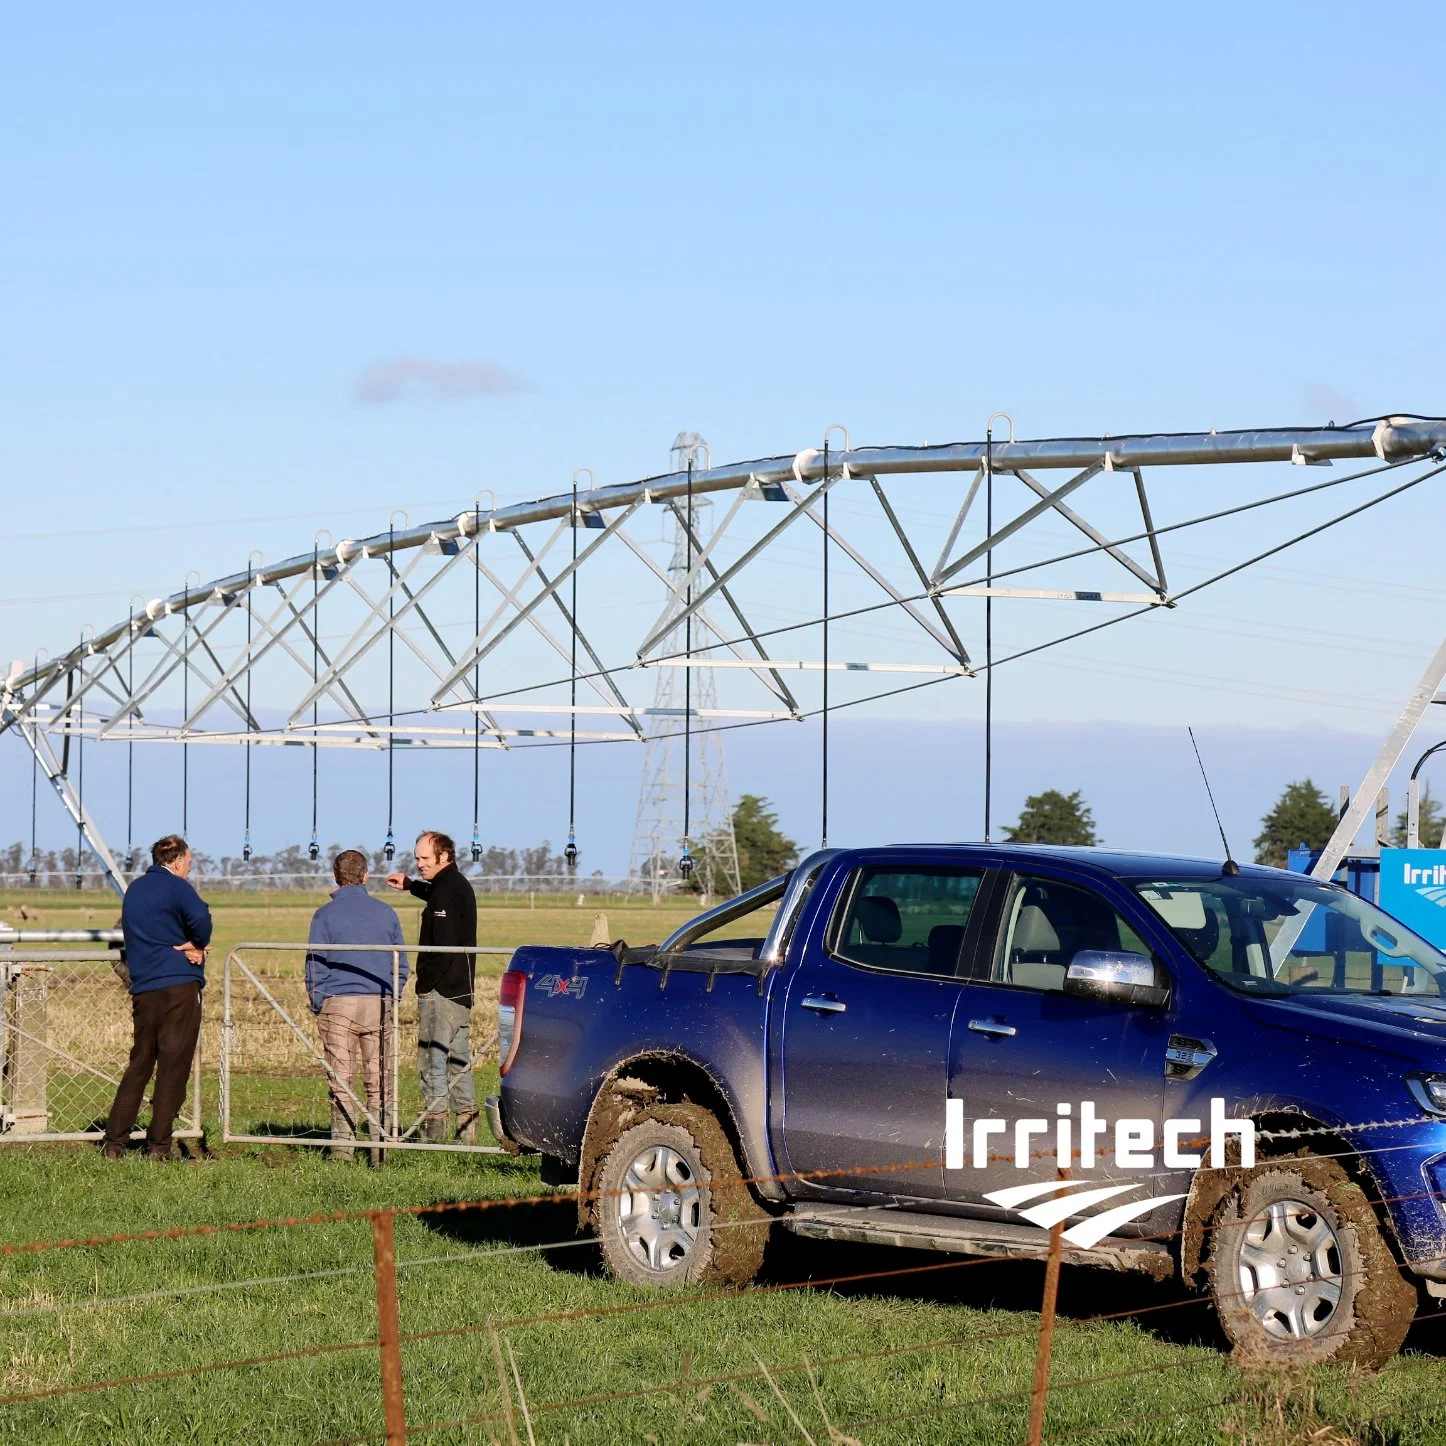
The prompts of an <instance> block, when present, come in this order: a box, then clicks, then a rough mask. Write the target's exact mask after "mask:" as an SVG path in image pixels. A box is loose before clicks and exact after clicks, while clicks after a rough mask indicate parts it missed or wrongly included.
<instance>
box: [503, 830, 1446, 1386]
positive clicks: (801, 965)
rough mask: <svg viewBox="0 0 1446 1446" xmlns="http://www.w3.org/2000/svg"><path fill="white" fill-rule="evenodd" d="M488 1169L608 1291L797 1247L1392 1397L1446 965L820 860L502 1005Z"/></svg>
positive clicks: (1443, 1190)
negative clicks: (1163, 1332) (1077, 1288)
mask: <svg viewBox="0 0 1446 1446" xmlns="http://www.w3.org/2000/svg"><path fill="white" fill-rule="evenodd" d="M499 1022H500V1031H499V1032H500V1038H501V1042H502V1043H501V1048H502V1056H503V1058H502V1085H501V1093H500V1096H497V1097H494V1098H493V1099H491V1100H489V1101H488V1112H489V1118H490V1119H491V1123H492V1128H493V1131H494V1133H495V1134H496V1135H497V1137H498V1139H499V1140H500V1141H501V1142H502V1143H503V1144H504V1145H505V1146H506V1147H507V1148H509V1149H520V1150H527V1151H535V1152H538V1153H540V1154H541V1155H542V1156H543V1175H544V1179H546V1180H548V1181H549V1182H551V1183H555V1184H560V1185H561V1184H568V1183H574V1182H575V1183H576V1185H577V1186H578V1203H579V1211H580V1216H581V1222H582V1224H583V1225H585V1226H590V1227H591V1228H593V1229H594V1230H595V1231H596V1232H597V1235H598V1237H599V1240H600V1244H601V1247H602V1252H603V1257H604V1260H605V1262H606V1264H607V1267H608V1269H609V1270H610V1271H611V1272H612V1273H613V1274H614V1275H615V1276H617V1277H619V1278H620V1279H623V1280H626V1281H630V1282H632V1283H634V1284H637V1285H642V1286H664V1285H674V1284H681V1283H686V1282H698V1281H708V1282H713V1283H733V1284H743V1283H745V1282H747V1281H748V1280H749V1279H751V1278H752V1277H753V1276H754V1274H756V1272H757V1271H758V1270H759V1268H760V1266H761V1263H762V1258H763V1250H764V1245H765V1242H766V1241H767V1240H768V1238H769V1237H770V1234H771V1232H773V1231H774V1230H775V1229H776V1228H779V1227H781V1228H783V1229H785V1230H789V1231H793V1232H796V1233H798V1234H801V1235H807V1236H815V1237H823V1238H826V1239H834V1240H849V1241H863V1242H875V1243H885V1244H893V1245H904V1246H915V1247H919V1248H923V1249H927V1250H934V1251H953V1252H959V1253H963V1254H968V1255H979V1256H1001V1257H1009V1256H1014V1257H1034V1258H1038V1257H1040V1256H1041V1255H1042V1254H1043V1253H1044V1252H1045V1250H1046V1249H1047V1247H1048V1244H1049V1240H1050V1234H1051V1231H1053V1232H1054V1233H1055V1234H1056V1235H1057V1236H1058V1237H1059V1239H1058V1248H1059V1249H1061V1250H1062V1252H1063V1259H1064V1260H1065V1261H1067V1262H1075V1263H1080V1264H1089V1265H1097V1266H1104V1267H1107V1268H1112V1269H1118V1270H1139V1271H1143V1272H1146V1273H1148V1274H1150V1275H1153V1276H1155V1277H1157V1278H1160V1279H1168V1278H1176V1279H1179V1280H1182V1281H1183V1282H1185V1283H1186V1285H1188V1286H1189V1287H1191V1288H1196V1289H1201V1290H1204V1291H1206V1292H1208V1293H1209V1295H1210V1296H1211V1298H1212V1300H1213V1304H1214V1307H1215V1309H1216V1311H1217V1313H1218V1315H1219V1318H1220V1321H1221V1324H1222V1327H1223V1329H1224V1330H1225V1332H1226V1334H1227V1336H1228V1337H1229V1338H1230V1340H1231V1341H1232V1342H1233V1344H1234V1345H1235V1347H1236V1349H1237V1351H1238V1352H1239V1353H1240V1354H1241V1355H1242V1356H1246V1357H1250V1358H1252V1359H1254V1360H1258V1361H1259V1360H1264V1361H1274V1362H1278V1363H1282V1364H1294V1363H1306V1362H1314V1361H1323V1360H1333V1361H1342V1362H1355V1363H1357V1364H1360V1365H1364V1366H1374V1365H1378V1364H1380V1363H1381V1362H1382V1361H1384V1360H1386V1359H1387V1358H1389V1356H1391V1355H1392V1354H1393V1353H1394V1352H1395V1351H1396V1350H1397V1349H1398V1348H1399V1346H1400V1344H1401V1342H1402V1340H1403V1339H1404V1337H1405V1334H1406V1331H1407V1328H1408V1326H1409V1325H1410V1323H1411V1320H1412V1319H1413V1317H1414V1316H1415V1315H1416V1314H1417V1310H1418V1302H1419V1299H1420V1296H1421V1295H1422V1294H1425V1295H1429V1296H1435V1297H1442V1296H1446V956H1443V955H1442V954H1441V953H1440V952H1438V951H1437V950H1436V949H1435V948H1434V947H1433V946H1431V945H1430V944H1427V943H1426V942H1424V941H1423V940H1421V939H1420V938H1418V937H1417V936H1416V935H1414V934H1412V933H1411V932H1410V931H1409V930H1408V929H1406V928H1405V927H1404V926H1402V925H1401V924H1399V923H1398V922H1397V921H1396V920H1394V919H1392V918H1390V917H1389V916H1388V915H1386V914H1384V913H1383V912H1382V911H1381V910H1379V909H1378V908H1376V907H1375V906H1374V905H1372V904H1371V903H1369V902H1367V901H1366V900H1364V899H1361V898H1359V897H1357V896H1356V895H1354V894H1352V893H1349V892H1348V891H1346V890H1345V889H1342V888H1339V887H1337V886H1335V885H1333V884H1329V883H1319V882H1316V881H1315V880H1313V879H1309V878H1305V877H1302V876H1301V875H1298V874H1288V873H1284V872H1281V871H1278V870H1274V869H1266V868H1257V867H1252V866H1246V867H1239V866H1237V865H1236V864H1234V863H1233V862H1230V861H1226V862H1225V863H1224V864H1223V865H1222V864H1221V863H1220V862H1219V861H1215V862H1209V861H1204V860H1198V859H1185V858H1174V857H1156V856H1152V855H1144V854H1132V853H1120V852H1114V851H1109V850H1104V849H1064V848H1046V847H1040V846H1032V845H983V844H956V845H918V846H902V845H894V846H889V847H880V848H867V849H828V850H824V851H821V852H818V853H815V854H813V855H811V856H810V857H808V858H806V859H805V860H804V861H803V862H802V863H800V864H799V865H798V866H797V867H796V868H795V869H793V871H792V872H791V873H789V874H787V875H784V876H782V877H780V878H777V879H773V880H771V881H769V882H768V883H765V884H763V885H761V886H760V887H758V888H755V889H753V890H751V891H750V892H748V893H745V894H743V895H741V896H740V897H738V898H736V899H731V900H729V901H728V902H726V903H724V904H722V905H721V906H719V907H717V908H715V909H712V910H710V911H708V912H707V913H704V914H702V915H701V916H700V917H698V918H697V919H694V920H693V921H692V922H690V923H689V924H687V925H685V926H684V927H683V928H681V929H679V930H678V931H677V932H676V933H675V934H673V935H672V937H670V938H669V939H667V940H666V941H664V943H663V944H662V945H661V946H658V947H656V948H631V947H628V946H626V945H624V944H621V943H620V944H617V945H614V946H613V947H612V948H610V949H570V948H542V947H528V948H523V949H519V950H518V951H517V953H516V954H515V955H514V956H513V959H512V964H511V968H510V969H509V971H508V972H507V974H506V975H505V976H504V977H503V983H502V993H501V1006H500V1021H499Z"/></svg>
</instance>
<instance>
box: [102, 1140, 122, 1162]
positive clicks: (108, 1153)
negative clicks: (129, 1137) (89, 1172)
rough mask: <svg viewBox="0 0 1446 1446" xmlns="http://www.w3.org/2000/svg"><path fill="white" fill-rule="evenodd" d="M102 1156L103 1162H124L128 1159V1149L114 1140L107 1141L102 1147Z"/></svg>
mask: <svg viewBox="0 0 1446 1446" xmlns="http://www.w3.org/2000/svg"><path fill="white" fill-rule="evenodd" d="M100 1154H101V1159H103V1160H124V1159H125V1157H126V1147H125V1146H124V1145H123V1144H119V1143H117V1142H116V1141H114V1140H107V1141H106V1142H105V1144H103V1145H102V1146H101V1149H100Z"/></svg>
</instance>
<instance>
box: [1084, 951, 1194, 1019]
mask: <svg viewBox="0 0 1446 1446" xmlns="http://www.w3.org/2000/svg"><path fill="white" fill-rule="evenodd" d="M1064 992H1065V993H1066V994H1074V995H1077V996H1078V997H1079V998H1081V999H1107V1000H1110V1001H1112V1002H1113V1003H1116V1004H1138V1005H1142V1006H1143V1007H1144V1008H1146V1009H1163V1008H1164V1007H1165V1005H1166V1004H1168V1003H1169V1000H1170V986H1169V984H1167V983H1162V982H1161V979H1160V971H1159V970H1158V969H1157V967H1156V965H1155V961H1154V960H1153V959H1151V958H1149V957H1148V956H1147V955H1145V954H1132V953H1130V952H1128V951H1127V950H1123V949H1081V950H1080V951H1079V953H1078V954H1076V955H1075V956H1074V958H1073V959H1071V960H1070V963H1069V968H1068V969H1066V970H1065V975H1064Z"/></svg>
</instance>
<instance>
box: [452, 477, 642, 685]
mask: <svg viewBox="0 0 1446 1446" xmlns="http://www.w3.org/2000/svg"><path fill="white" fill-rule="evenodd" d="M641 505H642V504H641V502H634V503H633V505H632V506H631V507H626V508H624V509H623V511H622V512H620V513H619V514H618V515H617V516H616V517H615V518H613V520H612V521H611V522H609V523H608V525H607V526H606V527H605V528H603V530H602V531H601V532H600V533H599V534H598V536H597V537H595V538H594V539H593V540H592V541H591V542H590V543H588V545H587V546H586V547H585V548H583V550H582V551H581V552H579V553H578V555H577V556H576V557H575V558H574V559H573V560H572V561H571V562H569V563H568V564H567V566H566V567H564V568H563V570H562V571H561V572H560V573H558V575H557V576H556V577H555V578H554V579H553V580H552V582H551V584H550V585H549V586H547V587H544V588H543V589H542V590H541V591H540V592H538V593H535V594H534V595H533V597H532V598H531V600H530V601H528V602H526V603H524V604H523V605H522V607H521V608H520V609H519V610H518V613H517V616H516V617H514V618H512V619H511V621H509V622H508V623H506V624H505V625H504V626H503V628H502V630H501V631H500V632H499V633H498V634H497V636H496V637H494V638H492V639H491V640H490V641H489V642H487V643H486V644H484V645H482V646H473V647H471V648H469V649H468V650H467V656H466V657H465V658H464V659H463V660H462V661H461V662H460V663H458V664H457V666H456V667H455V668H453V669H452V671H451V672H450V673H448V674H447V677H446V679H445V680H444V681H443V683H442V686H441V687H440V688H438V689H437V691H436V692H435V693H433V694H432V702H433V703H435V702H436V701H437V700H438V699H439V698H440V697H441V696H442V694H443V693H445V692H446V691H447V690H448V689H449V688H450V687H451V686H452V685H453V683H455V682H456V681H457V679H458V678H460V677H461V676H462V674H463V673H465V672H467V671H469V670H470V669H471V668H473V667H474V666H475V665H476V664H478V663H480V662H481V661H482V659H483V658H485V657H486V656H487V655H488V654H489V653H491V652H492V651H493V650H494V649H496V648H497V647H498V646H499V645H500V644H501V643H502V642H503V640H504V639H505V638H507V637H509V636H510V635H511V634H512V633H513V632H514V631H515V630H516V629H517V628H520V627H521V626H522V624H523V623H525V622H526V621H527V619H528V618H530V617H531V616H532V614H533V613H534V612H536V611H537V609H538V608H540V607H541V606H542V604H543V603H545V602H546V601H547V599H548V598H549V597H552V596H553V595H554V594H555V593H556V592H557V589H558V588H559V587H561V586H562V584H563V583H565V582H566V581H567V580H568V578H570V577H571V576H572V575H573V573H574V572H576V571H577V569H578V568H579V567H581V566H582V564H583V563H584V562H586V561H587V560H588V558H590V557H591V556H592V555H593V553H595V552H596V551H597V550H598V548H600V547H601V546H602V545H603V543H605V542H606V541H607V540H608V538H610V537H611V536H612V535H613V533H615V532H616V531H617V530H618V528H620V527H621V526H622V525H623V523H624V522H626V521H627V520H628V518H629V517H631V516H632V515H633V513H634V512H636V511H637V510H638V508H639V507H640V506H641Z"/></svg>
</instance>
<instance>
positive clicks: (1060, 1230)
mask: <svg viewBox="0 0 1446 1446" xmlns="http://www.w3.org/2000/svg"><path fill="white" fill-rule="evenodd" d="M1068 1177H1069V1171H1068V1170H1061V1171H1060V1179H1062V1180H1063V1179H1067V1178H1068ZM1063 1237H1064V1221H1063V1220H1058V1221H1056V1222H1055V1223H1054V1224H1053V1225H1052V1226H1051V1227H1050V1231H1049V1254H1048V1256H1047V1257H1046V1258H1045V1266H1044V1299H1043V1300H1042V1301H1041V1302H1040V1306H1039V1343H1038V1345H1037V1346H1036V1347H1035V1352H1034V1385H1033V1387H1032V1389H1031V1390H1030V1393H1029V1446H1040V1442H1041V1441H1043V1440H1044V1408H1045V1406H1046V1405H1047V1404H1048V1401H1049V1365H1050V1356H1051V1354H1052V1352H1053V1350H1054V1309H1055V1302H1056V1301H1057V1300H1058V1299H1059V1258H1060V1255H1061V1253H1062V1251H1063Z"/></svg>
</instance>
